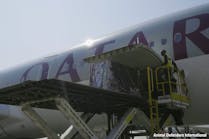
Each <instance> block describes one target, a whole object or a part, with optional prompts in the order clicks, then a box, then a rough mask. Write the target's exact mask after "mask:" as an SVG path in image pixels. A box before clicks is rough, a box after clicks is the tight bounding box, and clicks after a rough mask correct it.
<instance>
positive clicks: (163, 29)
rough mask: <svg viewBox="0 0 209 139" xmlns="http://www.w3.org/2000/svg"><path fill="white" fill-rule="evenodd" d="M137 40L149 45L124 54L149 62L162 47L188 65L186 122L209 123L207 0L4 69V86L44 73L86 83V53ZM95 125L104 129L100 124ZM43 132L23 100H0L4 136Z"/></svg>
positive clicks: (53, 117)
mask: <svg viewBox="0 0 209 139" xmlns="http://www.w3.org/2000/svg"><path fill="white" fill-rule="evenodd" d="M137 44H142V45H143V46H146V47H145V49H144V50H143V51H142V53H139V54H136V55H134V60H133V59H132V58H133V57H129V58H128V59H124V60H126V61H127V62H130V63H131V62H133V61H137V60H141V62H142V63H145V64H146V61H149V56H150V55H143V54H144V53H146V51H150V52H151V53H152V55H154V56H155V57H157V58H159V59H161V60H162V57H161V56H160V52H161V51H162V50H166V51H167V53H168V55H170V56H171V57H172V58H173V59H174V60H175V61H176V63H177V65H178V67H180V68H181V69H184V71H185V75H186V83H187V85H188V89H189V94H190V98H191V106H190V107H189V109H188V110H186V111H185V115H184V123H185V124H189V125H207V124H209V118H208V117H209V109H208V108H207V107H208V105H209V103H208V102H209V101H208V99H209V55H208V54H209V4H206V5H202V6H199V7H194V8H190V9H188V10H185V11H180V12H178V13H175V14H172V15H168V16H165V17H162V18H158V19H155V20H152V21H149V22H143V23H141V24H139V25H136V26H134V27H131V28H128V29H125V30H122V31H119V32H118V33H113V34H110V35H108V36H105V37H103V38H100V39H95V40H91V41H90V40H89V41H87V42H85V43H83V44H80V45H78V46H76V47H70V49H69V51H66V52H63V53H60V54H56V55H52V56H48V57H44V58H41V59H38V60H36V61H32V62H29V63H27V64H25V65H20V66H17V67H15V68H12V69H10V70H6V71H2V72H0V88H5V87H9V86H12V85H17V84H21V83H23V82H24V81H27V80H34V81H39V80H43V79H59V80H64V81H68V82H75V83H79V84H87V85H88V83H89V76H90V64H89V63H88V62H86V61H84V59H86V58H87V57H91V56H95V55H100V54H103V53H105V52H109V51H113V50H116V49H118V48H122V47H132V46H133V45H137ZM37 110H38V112H39V113H40V114H41V115H42V117H44V119H46V121H47V123H49V126H50V127H52V128H54V129H55V130H56V131H57V133H61V132H62V131H63V130H65V129H66V128H67V127H68V126H69V125H68V122H67V121H66V120H65V118H64V117H63V116H62V115H61V114H60V112H58V111H56V110H49V109H37ZM98 124H99V123H98ZM100 124H102V123H100ZM95 125H96V124H95ZM93 128H96V127H93ZM97 130H103V129H102V128H101V129H100V128H99V127H98V128H97ZM42 136H44V135H43V134H42V132H41V131H40V130H39V129H37V128H36V126H34V125H33V124H32V122H31V121H30V119H29V118H27V117H26V116H25V115H24V113H23V112H22V111H21V109H20V107H19V106H13V105H4V104H2V105H0V138H2V139H7V138H8V139H13V138H14V139H16V138H37V137H42Z"/></svg>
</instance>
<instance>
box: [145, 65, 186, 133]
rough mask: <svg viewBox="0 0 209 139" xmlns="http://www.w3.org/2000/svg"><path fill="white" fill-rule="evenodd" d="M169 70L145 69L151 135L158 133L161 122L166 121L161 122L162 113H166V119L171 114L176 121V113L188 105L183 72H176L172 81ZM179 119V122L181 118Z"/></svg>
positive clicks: (161, 68)
mask: <svg viewBox="0 0 209 139" xmlns="http://www.w3.org/2000/svg"><path fill="white" fill-rule="evenodd" d="M170 70H171V69H170V68H169V67H167V66H157V67H155V68H151V67H149V66H148V67H147V81H148V82H147V83H148V88H147V89H148V102H149V110H150V114H149V115H150V125H151V133H154V132H158V131H159V130H160V128H161V127H162V126H163V125H162V124H163V123H162V121H165V120H166V119H164V120H162V119H163V116H161V115H163V113H164V114H165V115H166V113H167V116H166V117H168V115H169V113H171V112H172V114H174V116H175V118H176V119H178V116H177V115H178V113H177V112H182V111H183V110H184V109H186V108H188V107H189V105H190V99H189V97H188V89H187V86H186V83H185V76H184V71H183V70H181V71H176V73H175V74H176V77H175V78H176V79H173V78H174V77H173V73H172V72H171V71H170ZM159 109H161V110H159ZM166 111H167V112H166ZM180 116H181V115H180ZM179 118H180V119H179V120H180V121H181V120H182V119H181V118H182V117H179ZM160 119H161V122H160ZM176 123H178V121H176Z"/></svg>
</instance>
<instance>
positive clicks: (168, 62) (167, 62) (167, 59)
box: [161, 50, 178, 72]
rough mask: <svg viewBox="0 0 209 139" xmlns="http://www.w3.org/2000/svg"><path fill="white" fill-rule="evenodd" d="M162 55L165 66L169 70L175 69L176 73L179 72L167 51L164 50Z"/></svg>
mask: <svg viewBox="0 0 209 139" xmlns="http://www.w3.org/2000/svg"><path fill="white" fill-rule="evenodd" d="M161 55H162V56H163V57H164V63H163V65H165V66H167V67H168V68H173V69H174V72H177V70H178V67H177V65H176V63H175V62H174V61H173V60H172V59H171V58H170V57H169V56H168V55H167V54H166V50H162V51H161Z"/></svg>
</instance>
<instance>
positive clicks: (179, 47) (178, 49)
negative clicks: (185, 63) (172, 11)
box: [173, 14, 209, 60]
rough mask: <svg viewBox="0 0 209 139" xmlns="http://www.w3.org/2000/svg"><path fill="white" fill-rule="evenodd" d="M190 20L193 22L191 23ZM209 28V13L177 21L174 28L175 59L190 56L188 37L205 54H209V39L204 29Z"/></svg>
mask: <svg viewBox="0 0 209 139" xmlns="http://www.w3.org/2000/svg"><path fill="white" fill-rule="evenodd" d="M189 21H192V22H190V23H189ZM188 28H190V30H188ZM208 28H209V14H201V15H196V16H192V17H188V18H185V19H181V20H178V21H176V22H175V23H174V29H173V49H174V57H175V59H176V60H178V59H183V58H187V57H188V52H187V49H188V48H187V47H189V46H187V45H186V38H188V39H189V40H190V41H191V42H193V43H194V44H195V45H196V47H198V48H199V49H200V50H201V51H202V52H203V53H204V54H209V39H208V38H207V37H206V36H205V35H204V34H203V31H205V30H206V29H208ZM207 35H209V34H207Z"/></svg>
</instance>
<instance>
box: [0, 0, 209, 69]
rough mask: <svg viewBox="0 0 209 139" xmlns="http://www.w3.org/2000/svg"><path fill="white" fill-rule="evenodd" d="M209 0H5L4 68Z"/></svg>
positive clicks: (0, 43)
mask: <svg viewBox="0 0 209 139" xmlns="http://www.w3.org/2000/svg"><path fill="white" fill-rule="evenodd" d="M204 3H209V0H173V1H171V0H89V1H87V0H74V1H73V0H0V69H5V68H7V67H11V66H14V65H17V64H19V63H23V62H25V61H29V60H32V59H35V58H38V57H43V56H45V55H49V54H51V53H56V52H57V51H62V50H66V49H69V48H70V47H72V46H73V45H76V44H79V43H82V42H83V41H85V40H86V39H89V38H92V39H94V38H98V37H102V36H104V35H106V34H108V33H111V32H115V31H117V30H120V29H123V28H125V27H129V26H131V25H135V24H138V23H140V22H143V21H145V20H149V19H152V18H155V17H159V16H162V15H166V14H169V13H172V12H175V11H179V10H181V9H186V8H189V7H193V6H196V5H201V4H204Z"/></svg>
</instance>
